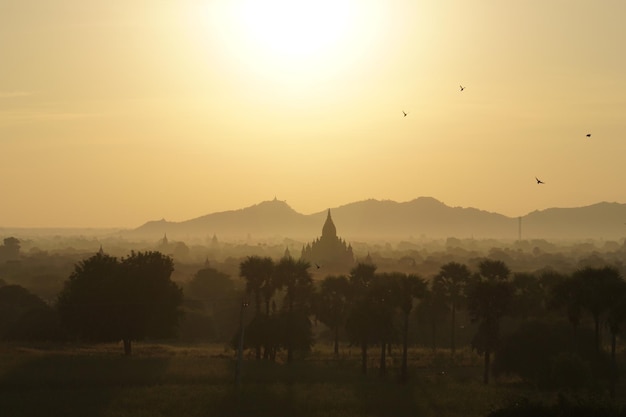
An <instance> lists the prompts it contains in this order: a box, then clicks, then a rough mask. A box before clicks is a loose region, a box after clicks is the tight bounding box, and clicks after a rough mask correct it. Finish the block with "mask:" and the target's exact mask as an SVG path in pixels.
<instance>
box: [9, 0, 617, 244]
mask: <svg viewBox="0 0 626 417" xmlns="http://www.w3.org/2000/svg"><path fill="white" fill-rule="evenodd" d="M625 15H626V3H625V2H623V1H620V0H604V1H600V2H589V1H583V0H576V1H562V0H555V1H549V2H545V1H540V0H528V1H524V2H500V1H495V0H489V1H483V2H478V3H477V2H465V1H460V0H454V1H449V2H438V1H434V0H426V1H404V0H390V1H374V0H363V1H358V2H357V1H350V0H335V1H329V0H324V1H315V2H309V1H298V2H288V1H279V0H272V1H264V2H259V1H247V0H215V1H199V0H182V1H177V2H158V3H155V2H148V1H146V0H128V1H102V0H95V1H89V2H84V1H79V0H55V1H52V0H46V1H40V0H4V1H2V2H1V3H0V56H2V65H1V70H0V74H1V77H0V176H1V177H2V178H3V181H2V187H1V193H2V204H0V226H2V227H123V228H135V227H138V226H140V225H142V224H144V223H145V222H146V221H148V220H155V219H161V218H165V219H167V220H169V221H173V222H182V221H186V220H188V219H193V218H197V217H200V216H204V215H206V214H208V213H216V212H223V211H228V210H236V209H239V208H242V207H249V206H252V205H254V204H257V203H258V202H260V201H265V200H268V199H271V198H273V197H274V196H276V197H277V198H278V199H279V200H285V201H286V202H287V203H288V205H289V206H290V207H291V208H293V209H294V210H295V211H296V212H298V213H303V214H307V215H309V214H313V213H320V212H322V211H324V210H326V209H327V208H330V207H340V206H342V205H346V204H349V203H352V202H357V201H364V200H368V199H377V200H394V201H398V202H409V201H412V200H413V199H415V198H417V197H419V196H433V197H434V198H436V199H438V200H439V201H441V202H443V203H444V204H446V205H448V206H451V207H456V206H460V207H475V208H478V209H480V210H486V211H489V212H497V213H500V214H502V215H505V216H509V217H517V216H524V215H526V214H528V213H530V212H533V211H535V210H544V209H547V208H551V207H581V206H588V205H592V204H595V203H599V202H603V201H606V202H618V203H623V202H626V201H625V199H624V192H623V187H622V185H621V183H622V181H623V179H624V178H626V165H625V164H623V161H622V160H623V155H624V151H626V141H624V138H625V137H626V119H625V118H624V114H626V78H625V77H624V74H626V55H625V54H624V53H623V45H624V40H625V39H626V26H624V24H623V16H625ZM461 85H462V86H463V87H465V88H464V90H463V91H461V88H460V86H461ZM403 112H406V116H404V114H403ZM588 134H590V135H591V136H589V137H588V136H587V135H588ZM535 178H538V179H540V180H542V181H543V182H545V184H537V182H536V180H535ZM515 235H516V232H515V231H514V232H513V236H515Z"/></svg>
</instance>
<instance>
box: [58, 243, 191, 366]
mask: <svg viewBox="0 0 626 417" xmlns="http://www.w3.org/2000/svg"><path fill="white" fill-rule="evenodd" d="M173 271H174V263H173V260H172V258H170V257H168V256H165V255H163V254H161V253H160V252H131V254H130V256H128V257H126V258H122V259H121V260H118V259H117V258H115V257H111V256H109V255H106V254H102V253H98V254H96V255H94V256H92V257H90V258H88V259H85V260H83V261H81V262H79V263H78V264H76V265H75V267H74V271H73V272H72V274H71V275H70V277H69V279H68V280H67V281H66V282H65V285H64V287H63V290H62V291H61V293H60V294H59V297H58V302H57V307H58V310H59V313H60V315H61V320H62V322H63V323H64V324H65V325H66V326H67V328H68V329H69V330H71V331H72V332H74V333H75V334H77V335H78V336H81V337H84V338H85V339H88V340H92V341H114V340H122V341H123V342H124V353H125V354H127V355H130V354H131V351H132V350H131V343H132V341H133V340H140V339H143V338H145V337H168V336H172V335H173V334H174V332H175V330H176V328H177V326H178V321H179V318H180V309H179V308H180V305H181V303H182V290H181V288H179V287H178V286H177V285H176V284H175V283H174V282H173V281H172V280H171V279H170V276H171V274H172V272H173Z"/></svg>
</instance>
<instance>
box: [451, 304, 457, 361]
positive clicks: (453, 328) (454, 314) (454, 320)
mask: <svg viewBox="0 0 626 417" xmlns="http://www.w3.org/2000/svg"><path fill="white" fill-rule="evenodd" d="M455 327H456V304H455V303H452V325H451V326H450V352H451V354H452V356H454V352H455V350H456V346H455V340H454V336H455V330H456V329H455Z"/></svg>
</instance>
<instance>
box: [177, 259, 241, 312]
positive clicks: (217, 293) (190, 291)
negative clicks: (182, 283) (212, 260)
mask: <svg viewBox="0 0 626 417" xmlns="http://www.w3.org/2000/svg"><path fill="white" fill-rule="evenodd" d="M234 288H235V283H234V282H233V280H232V279H230V276H229V275H228V274H225V273H224V272H220V271H218V270H217V269H215V268H211V267H206V268H202V269H200V270H198V271H197V272H196V273H195V274H194V276H193V278H192V279H191V280H190V281H189V283H188V284H187V288H186V290H187V291H185V296H190V297H193V298H195V299H198V300H202V301H203V302H206V303H208V306H209V309H210V310H213V309H214V308H215V305H216V304H218V302H219V300H220V298H222V297H223V296H224V295H225V294H228V293H230V292H232V291H233V290H234Z"/></svg>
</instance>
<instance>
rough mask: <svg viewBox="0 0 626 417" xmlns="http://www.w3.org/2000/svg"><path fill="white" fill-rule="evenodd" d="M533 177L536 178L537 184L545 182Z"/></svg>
mask: <svg viewBox="0 0 626 417" xmlns="http://www.w3.org/2000/svg"><path fill="white" fill-rule="evenodd" d="M535 179H536V180H537V184H545V182H543V181H541V180H540V179H539V178H537V177H535Z"/></svg>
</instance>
